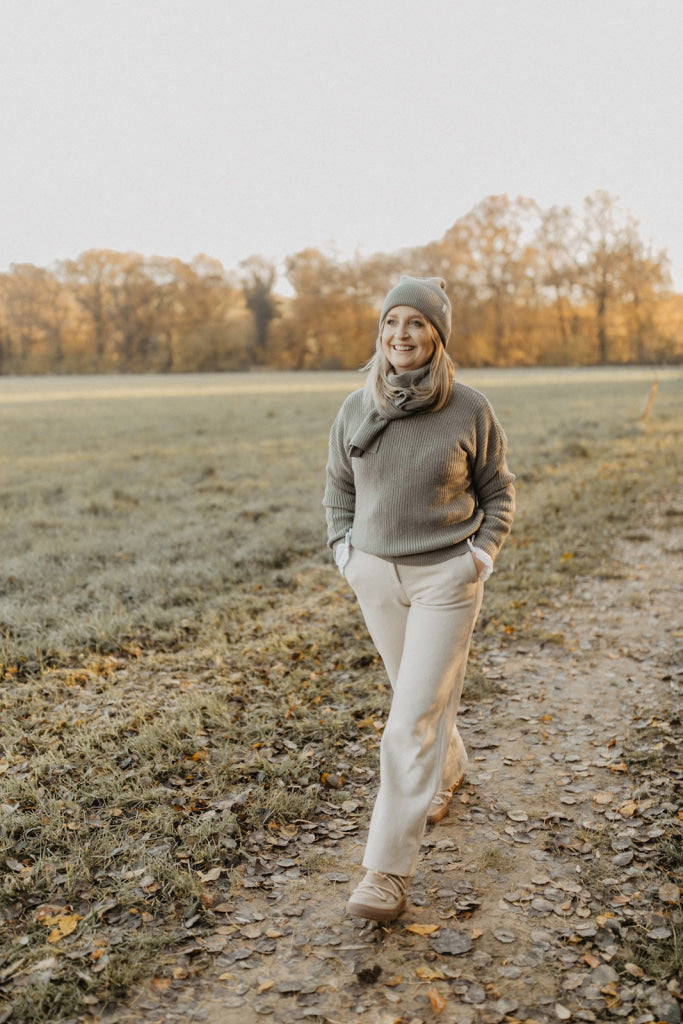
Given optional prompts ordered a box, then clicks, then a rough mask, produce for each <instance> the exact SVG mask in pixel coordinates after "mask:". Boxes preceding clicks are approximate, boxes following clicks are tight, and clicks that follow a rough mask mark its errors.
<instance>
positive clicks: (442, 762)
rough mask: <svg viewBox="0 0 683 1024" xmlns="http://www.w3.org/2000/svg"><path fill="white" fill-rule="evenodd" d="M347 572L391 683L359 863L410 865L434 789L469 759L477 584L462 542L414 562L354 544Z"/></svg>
mask: <svg viewBox="0 0 683 1024" xmlns="http://www.w3.org/2000/svg"><path fill="white" fill-rule="evenodd" d="M344 575H345V576H346V579H347V580H348V582H349V584H350V586H351V587H352V588H353V590H354V592H355V594H356V597H357V598H358V603H359V605H360V608H361V611H362V613H363V617H364V618H365V622H366V625H367V627H368V630H369V633H370V636H371V637H372V640H373V643H374V644H375V646H376V648H377V650H378V652H379V654H380V657H381V658H382V661H383V662H384V665H385V668H386V670H387V674H388V676H389V681H390V682H391V686H392V689H393V696H392V701H391V710H390V712H389V717H388V719H387V723H386V726H385V728H384V733H383V735H382V742H381V745H380V787H379V793H378V795H377V799H376V801H375V807H374V810H373V812H372V819H371V821H370V832H369V835H368V841H367V846H366V848H365V856H364V858H363V866H364V867H365V868H368V869H371V870H373V871H384V872H387V873H388V874H393V875H413V874H414V873H415V869H416V866H417V857H418V853H419V850H420V844H421V842H422V838H423V835H424V831H425V825H426V821H427V812H428V810H429V804H430V802H431V799H432V797H433V796H434V794H435V793H436V792H438V791H439V790H441V789H446V788H447V787H449V786H451V785H453V784H454V783H455V782H456V781H457V780H458V779H459V778H460V776H461V775H462V773H463V771H464V770H465V766H466V764H467V754H466V752H465V747H464V744H463V742H462V739H461V737H460V734H459V732H458V729H457V726H456V715H457V711H458V704H459V702H460V694H461V692H462V686H463V681H464V678H465V669H466V667H467V657H468V654H469V648H470V642H471V639H472V632H473V630H474V625H475V622H476V621H477V615H478V614H479V609H480V607H481V601H482V596H483V592H484V584H483V583H481V582H480V581H479V580H478V577H477V570H476V566H475V564H474V559H473V557H472V555H471V554H470V553H469V552H467V553H465V554H463V555H456V556H455V557H454V558H450V559H448V560H447V561H445V562H440V563H439V564H438V565H427V566H418V565H396V564H395V563H393V562H388V561H386V560H385V559H383V558H377V557H376V556H375V555H369V554H367V553H366V552H364V551H359V550H358V549H357V548H352V549H351V557H350V559H349V562H348V564H347V565H346V569H345V572H344Z"/></svg>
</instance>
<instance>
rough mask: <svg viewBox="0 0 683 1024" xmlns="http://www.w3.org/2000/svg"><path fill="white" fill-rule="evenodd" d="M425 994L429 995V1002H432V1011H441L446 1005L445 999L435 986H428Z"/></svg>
mask: <svg viewBox="0 0 683 1024" xmlns="http://www.w3.org/2000/svg"><path fill="white" fill-rule="evenodd" d="M426 994H427V995H428V996H429V1002H430V1003H431V1004H432V1010H433V1011H434V1013H441V1011H442V1010H443V1009H444V1007H445V1006H446V1000H445V999H444V997H443V996H442V995H441V993H440V992H439V990H438V989H436V988H428V989H427V993H426Z"/></svg>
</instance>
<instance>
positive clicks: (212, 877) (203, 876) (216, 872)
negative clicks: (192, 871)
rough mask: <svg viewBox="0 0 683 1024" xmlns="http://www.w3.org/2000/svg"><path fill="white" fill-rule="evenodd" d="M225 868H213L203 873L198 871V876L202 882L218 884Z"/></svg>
mask: <svg viewBox="0 0 683 1024" xmlns="http://www.w3.org/2000/svg"><path fill="white" fill-rule="evenodd" d="M222 871H223V868H211V869H210V870H209V871H206V872H204V873H202V872H201V871H198V872H197V874H198V875H199V878H200V880H201V881H202V882H217V881H218V879H219V878H220V877H221V873H222Z"/></svg>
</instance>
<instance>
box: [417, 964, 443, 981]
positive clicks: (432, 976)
mask: <svg viewBox="0 0 683 1024" xmlns="http://www.w3.org/2000/svg"><path fill="white" fill-rule="evenodd" d="M415 973H416V974H417V976H418V978H422V979H423V981H443V980H444V978H445V975H444V974H442V973H441V971H439V970H438V969H437V968H435V967H425V966H420V967H418V968H417V969H416V971H415Z"/></svg>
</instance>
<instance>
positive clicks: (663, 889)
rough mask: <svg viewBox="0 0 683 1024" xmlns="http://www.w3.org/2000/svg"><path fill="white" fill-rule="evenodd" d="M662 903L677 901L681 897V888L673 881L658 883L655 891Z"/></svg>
mask: <svg viewBox="0 0 683 1024" xmlns="http://www.w3.org/2000/svg"><path fill="white" fill-rule="evenodd" d="M657 895H658V896H659V898H660V900H661V901H662V903H678V902H679V900H680V898H681V890H680V889H679V888H678V886H677V885H676V883H675V882H664V883H663V885H660V887H659V891H658V893H657Z"/></svg>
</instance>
